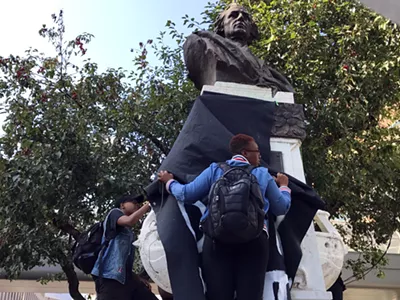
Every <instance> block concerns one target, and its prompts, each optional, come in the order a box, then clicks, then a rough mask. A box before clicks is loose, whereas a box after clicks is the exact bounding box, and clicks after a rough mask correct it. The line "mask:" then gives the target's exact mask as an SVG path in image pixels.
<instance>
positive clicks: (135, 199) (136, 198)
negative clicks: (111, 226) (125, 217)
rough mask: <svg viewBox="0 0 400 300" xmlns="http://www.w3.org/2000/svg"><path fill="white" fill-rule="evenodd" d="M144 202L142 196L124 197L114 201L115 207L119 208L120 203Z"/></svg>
mask: <svg viewBox="0 0 400 300" xmlns="http://www.w3.org/2000/svg"><path fill="white" fill-rule="evenodd" d="M143 201H144V196H143V195H136V196H133V195H124V196H122V197H120V198H118V199H117V200H116V201H115V207H116V208H119V207H120V206H121V204H122V203H125V202H137V203H142V202H143Z"/></svg>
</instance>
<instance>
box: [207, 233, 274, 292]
mask: <svg viewBox="0 0 400 300" xmlns="http://www.w3.org/2000/svg"><path fill="white" fill-rule="evenodd" d="M267 262H268V238H267V234H265V233H264V234H261V235H260V236H259V237H258V238H257V239H255V240H253V241H251V242H248V243H245V244H237V245H227V244H222V243H218V242H214V241H213V240H211V239H210V238H208V237H206V238H205V241H204V246H203V253H202V263H203V276H204V280H205V281H206V282H207V299H208V300H232V299H233V298H234V294H235V291H236V299H237V300H261V298H262V294H263V290H264V278H265V272H266V270H267Z"/></svg>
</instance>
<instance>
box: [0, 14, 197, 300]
mask: <svg viewBox="0 0 400 300" xmlns="http://www.w3.org/2000/svg"><path fill="white" fill-rule="evenodd" d="M53 21H54V26H53V27H50V28H48V27H46V26H45V25H43V28H41V29H40V31H39V34H40V35H42V36H43V37H44V38H47V39H49V42H51V43H52V44H53V45H54V48H55V50H56V53H57V55H56V56H55V57H47V56H45V55H44V54H41V53H39V52H38V51H37V50H35V49H29V50H28V51H26V55H24V56H23V57H19V56H12V55H10V56H9V57H0V68H1V71H2V72H1V73H0V76H1V77H0V98H2V99H3V101H4V103H3V111H4V112H5V113H6V114H7V117H6V120H5V124H4V126H3V129H4V135H3V136H2V137H1V138H0V149H1V151H0V155H1V159H0V168H1V173H0V265H1V266H2V268H4V270H5V271H6V273H7V275H8V277H9V278H10V279H16V278H18V276H19V274H20V273H21V271H23V270H30V269H31V268H33V267H35V266H43V265H45V264H50V265H60V266H61V268H62V270H63V272H64V273H65V275H66V278H67V280H68V282H69V290H70V294H71V296H72V297H73V298H74V299H83V297H82V295H81V294H80V293H79V290H78V285H79V281H78V279H77V276H76V273H75V271H74V268H73V264H72V261H71V252H70V248H71V243H72V240H73V239H74V238H76V237H77V236H78V235H79V233H80V232H81V231H82V230H83V229H85V228H87V227H88V225H90V224H92V223H93V222H94V221H95V220H101V219H102V218H103V217H104V213H105V212H106V211H107V210H108V209H109V208H110V205H111V204H112V202H113V200H115V198H116V197H118V196H120V195H121V194H124V193H140V192H141V191H142V187H143V186H146V185H147V184H148V183H149V182H150V177H151V175H152V174H153V173H154V172H155V170H156V169H157V167H158V166H159V164H160V161H161V160H162V158H163V157H164V156H165V155H166V154H168V151H169V149H170V147H171V145H172V143H173V141H174V140H175V138H176V136H177V134H178V133H179V130H180V127H181V126H182V124H183V122H184V119H185V116H186V113H187V109H188V107H189V105H190V100H192V99H193V98H194V93H195V90H194V89H193V87H192V85H191V84H190V83H188V81H187V80H186V76H185V71H184V65H183V63H182V60H181V58H180V52H179V51H175V50H173V49H169V48H167V47H165V46H163V44H162V39H161V38H160V40H158V43H157V46H154V49H155V51H156V54H157V55H158V57H159V58H160V59H161V61H163V64H162V66H161V67H155V68H152V67H150V66H149V65H148V62H147V61H146V55H147V49H146V47H150V45H151V44H152V43H153V42H152V41H151V40H149V41H148V42H147V43H146V44H140V45H139V49H138V50H137V51H138V53H137V56H136V58H135V60H134V63H135V66H136V68H135V71H132V72H127V71H124V70H122V69H109V70H106V71H104V72H99V70H98V66H97V64H96V63H94V62H92V61H91V60H90V59H89V58H88V59H85V60H84V62H83V65H82V66H81V67H78V66H76V65H74V64H73V63H72V61H74V59H73V58H74V57H75V60H77V58H79V57H82V58H85V57H86V55H87V53H86V52H87V48H86V47H87V44H88V43H89V42H90V40H91V38H92V36H91V35H90V34H83V35H80V36H78V37H77V38H76V39H74V40H72V41H64V31H65V28H64V24H63V14H62V12H60V14H59V15H58V16H56V15H53ZM157 47H158V48H157ZM63 276H64V275H60V276H56V277H55V278H47V279H60V278H63Z"/></svg>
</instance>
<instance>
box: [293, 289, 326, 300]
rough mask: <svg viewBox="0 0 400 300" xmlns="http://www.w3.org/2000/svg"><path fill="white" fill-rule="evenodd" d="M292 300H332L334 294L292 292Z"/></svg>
mask: <svg viewBox="0 0 400 300" xmlns="http://www.w3.org/2000/svg"><path fill="white" fill-rule="evenodd" d="M291 296H292V300H332V293H330V292H318V291H301V290H292V292H291Z"/></svg>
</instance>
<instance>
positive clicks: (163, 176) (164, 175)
mask: <svg viewBox="0 0 400 300" xmlns="http://www.w3.org/2000/svg"><path fill="white" fill-rule="evenodd" d="M171 179H174V175H172V174H171V173H169V172H168V171H160V172H158V180H160V181H161V182H164V183H167V182H168V180H171Z"/></svg>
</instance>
